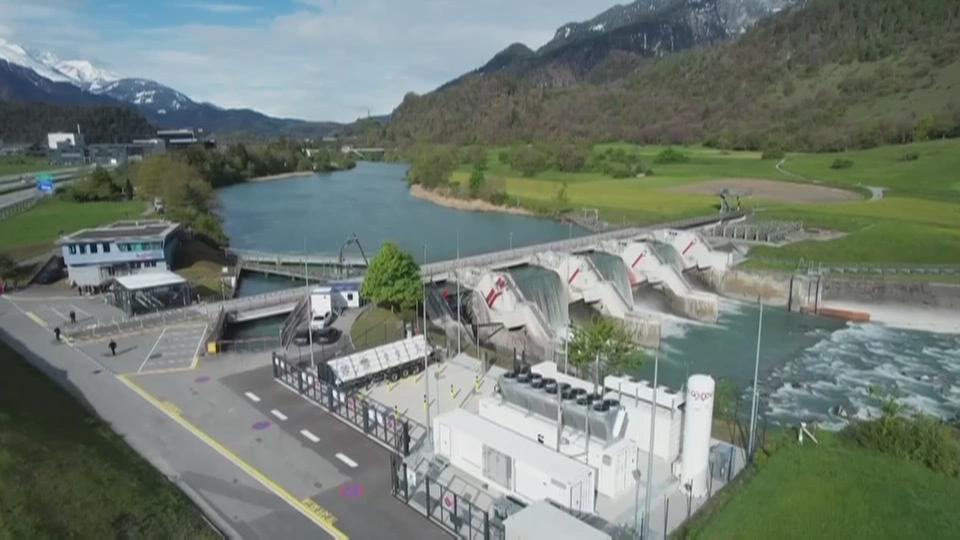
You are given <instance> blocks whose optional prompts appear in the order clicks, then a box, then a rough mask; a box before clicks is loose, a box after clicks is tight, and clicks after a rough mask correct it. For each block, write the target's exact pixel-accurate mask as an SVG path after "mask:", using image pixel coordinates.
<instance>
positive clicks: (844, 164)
mask: <svg viewBox="0 0 960 540" xmlns="http://www.w3.org/2000/svg"><path fill="white" fill-rule="evenodd" d="M850 167H853V161H851V160H849V159H843V158H837V159H835V160H833V163H831V164H830V168H831V169H849V168H850Z"/></svg>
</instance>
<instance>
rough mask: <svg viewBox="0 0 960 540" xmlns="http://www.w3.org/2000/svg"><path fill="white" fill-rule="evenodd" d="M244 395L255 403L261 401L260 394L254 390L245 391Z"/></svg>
mask: <svg viewBox="0 0 960 540" xmlns="http://www.w3.org/2000/svg"><path fill="white" fill-rule="evenodd" d="M243 395H245V396H247V399H249V400H250V401H252V402H254V403H260V396H258V395H256V394H254V393H253V392H244V393H243Z"/></svg>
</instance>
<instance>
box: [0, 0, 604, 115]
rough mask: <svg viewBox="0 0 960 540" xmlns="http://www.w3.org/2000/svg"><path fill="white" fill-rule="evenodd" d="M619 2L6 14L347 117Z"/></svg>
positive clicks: (165, 72) (279, 107) (127, 56)
mask: <svg viewBox="0 0 960 540" xmlns="http://www.w3.org/2000/svg"><path fill="white" fill-rule="evenodd" d="M6 1H7V0H0V8H2V6H3V5H4V3H5V2H6ZM613 1H614V0H524V1H523V2H516V1H515V0H472V1H463V0H403V1H402V2H398V1H396V0H349V1H337V0H294V1H292V2H291V3H290V4H289V5H288V6H287V9H286V12H281V13H273V14H271V15H267V14H266V13H265V12H259V13H257V14H256V15H254V14H250V15H249V18H250V19H251V20H250V21H246V22H245V23H244V24H236V25H228V24H220V23H218V24H196V23H192V24H177V25H170V26H156V25H154V26H152V27H149V28H143V27H139V26H138V25H137V24H136V23H135V22H134V21H133V19H132V16H131V17H124V16H123V15H125V14H123V13H121V14H120V16H118V19H117V20H112V19H111V20H104V19H98V20H97V21H96V24H91V21H90V20H89V19H87V17H89V16H90V15H87V14H86V13H85V11H84V10H83V9H81V7H75V8H74V9H66V8H64V9H60V10H53V11H59V13H54V14H52V15H51V17H52V18H50V19H46V20H43V19H42V18H37V19H33V20H32V21H28V20H25V19H23V18H14V19H12V20H7V19H6V18H4V21H3V22H4V24H5V25H7V26H10V27H12V28H14V30H15V31H16V32H17V36H18V38H20V37H21V36H30V35H33V36H36V35H47V36H49V35H50V34H51V33H50V32H45V31H43V30H42V28H47V29H49V28H54V27H56V28H58V32H59V28H60V26H59V25H60V24H64V25H67V27H69V28H72V29H73V30H72V32H73V34H70V35H78V36H79V35H82V34H77V32H82V31H86V32H89V33H93V34H94V35H88V36H87V37H85V38H76V39H72V40H71V39H69V38H65V39H60V38H58V37H56V36H50V37H48V38H45V39H49V41H47V42H45V43H43V44H37V43H30V42H29V40H28V39H20V41H21V42H22V43H24V44H25V45H33V46H41V45H45V46H51V47H54V51H55V52H58V53H61V52H63V51H64V49H67V50H68V51H69V54H68V55H67V56H80V57H88V58H97V59H103V60H106V63H107V64H108V65H107V67H109V68H110V69H112V70H114V71H117V72H119V73H121V74H124V75H128V76H138V77H146V78H150V79H155V80H157V81H159V82H161V83H163V84H166V85H168V86H171V87H173V88H175V89H177V90H180V91H182V92H184V93H185V94H187V95H188V96H190V97H192V98H193V99H195V100H197V101H209V102H212V103H216V104H217V105H220V106H224V107H244V108H253V109H257V110H259V111H262V112H265V113H267V114H271V115H276V116H285V117H294V118H305V119H310V120H340V121H349V120H353V119H355V118H356V117H357V116H358V113H361V112H363V114H365V111H366V110H367V109H370V111H371V112H372V113H374V114H378V113H386V112H390V111H391V110H392V109H393V108H395V107H396V106H397V105H398V104H399V103H400V101H401V100H402V99H403V96H404V95H405V94H406V93H407V92H409V91H415V92H418V93H423V92H428V91H430V90H432V89H434V88H436V87H437V86H439V85H441V84H443V83H444V82H446V81H448V80H450V79H452V78H454V77H457V76H459V75H461V74H463V73H465V72H467V71H470V70H472V69H474V68H476V67H478V66H480V65H482V64H483V63H485V62H486V61H487V60H489V59H490V58H491V57H492V56H493V55H494V54H496V53H497V52H498V51H500V50H502V49H503V48H504V47H506V46H507V45H509V44H510V43H513V42H516V41H521V42H524V43H527V44H528V45H530V46H531V47H534V48H536V47H538V46H540V45H542V44H543V43H545V42H546V41H548V40H549V39H550V38H551V37H552V36H553V32H554V30H555V29H556V28H557V27H559V26H560V25H562V24H564V23H566V22H569V21H571V20H583V19H587V18H589V17H592V16H593V15H595V14H597V13H599V12H600V11H602V10H604V9H606V8H607V7H609V6H610V5H612V3H613ZM34 3H36V4H42V5H47V0H35V2H34ZM224 5H226V4H224ZM229 5H232V4H229ZM60 7H61V8H63V6H60ZM4 12H5V10H2V9H0V13H4ZM58 47H59V50H58V49H57V48H58Z"/></svg>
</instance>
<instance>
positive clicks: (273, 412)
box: [270, 409, 287, 421]
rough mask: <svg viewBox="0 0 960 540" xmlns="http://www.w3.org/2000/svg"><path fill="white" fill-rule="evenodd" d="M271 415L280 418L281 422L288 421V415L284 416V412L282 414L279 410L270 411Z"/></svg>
mask: <svg viewBox="0 0 960 540" xmlns="http://www.w3.org/2000/svg"><path fill="white" fill-rule="evenodd" d="M270 414H272V415H274V416H276V417H277V418H279V419H280V420H283V421H286V420H287V415H285V414H283V413H282V412H280V411H278V410H276V409H273V410H271V411H270Z"/></svg>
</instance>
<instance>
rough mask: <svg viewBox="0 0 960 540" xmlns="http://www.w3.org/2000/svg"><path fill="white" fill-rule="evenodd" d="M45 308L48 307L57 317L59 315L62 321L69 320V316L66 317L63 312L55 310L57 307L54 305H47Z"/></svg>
mask: <svg viewBox="0 0 960 540" xmlns="http://www.w3.org/2000/svg"><path fill="white" fill-rule="evenodd" d="M47 308H49V309H50V311H52V312H53V313H54V314H55V315H56V316H57V317H60V318H61V319H63V320H64V321H69V320H70V317H67V316H66V315H64V314H63V313H60V312H59V311H57V308H55V307H53V306H47Z"/></svg>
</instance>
